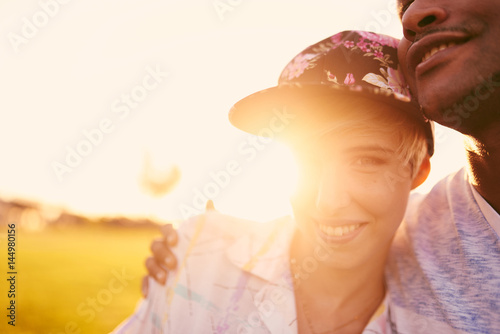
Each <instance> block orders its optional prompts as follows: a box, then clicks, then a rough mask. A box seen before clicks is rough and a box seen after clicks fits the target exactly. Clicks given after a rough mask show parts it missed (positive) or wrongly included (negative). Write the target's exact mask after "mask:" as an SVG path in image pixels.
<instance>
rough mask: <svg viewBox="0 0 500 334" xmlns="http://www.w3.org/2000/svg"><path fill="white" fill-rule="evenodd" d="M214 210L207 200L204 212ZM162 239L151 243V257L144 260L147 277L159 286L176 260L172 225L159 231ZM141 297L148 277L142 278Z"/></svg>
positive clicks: (174, 231) (165, 226)
mask: <svg viewBox="0 0 500 334" xmlns="http://www.w3.org/2000/svg"><path fill="white" fill-rule="evenodd" d="M209 210H215V208H214V203H213V202H212V201H211V200H209V201H208V202H207V204H206V211H209ZM160 231H161V234H162V237H159V238H156V239H155V240H153V242H152V243H151V252H152V253H153V256H150V257H148V258H147V259H146V262H145V265H146V269H147V271H148V275H149V276H151V277H153V279H154V280H155V281H157V282H158V283H160V284H162V285H163V284H165V282H166V281H167V276H168V272H169V271H171V270H173V269H175V267H176V266H177V259H176V258H175V256H174V254H173V253H172V251H171V249H172V247H175V245H177V240H178V239H177V237H178V236H177V231H176V230H175V229H174V227H173V226H172V224H166V225H164V226H162V227H161V229H160ZM141 290H142V295H143V296H144V298H146V297H147V295H148V290H149V285H148V276H144V277H143V278H142V289H141Z"/></svg>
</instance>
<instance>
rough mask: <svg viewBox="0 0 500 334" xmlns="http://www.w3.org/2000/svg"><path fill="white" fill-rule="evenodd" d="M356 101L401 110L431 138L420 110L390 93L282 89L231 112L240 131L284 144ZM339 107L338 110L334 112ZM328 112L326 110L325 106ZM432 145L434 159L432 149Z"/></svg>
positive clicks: (331, 87)
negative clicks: (423, 128)
mask: <svg viewBox="0 0 500 334" xmlns="http://www.w3.org/2000/svg"><path fill="white" fill-rule="evenodd" d="M353 99H367V101H368V102H378V103H382V104H386V105H387V106H388V107H393V108H397V109H399V110H401V112H403V113H405V114H407V115H410V116H411V117H412V118H414V119H415V121H417V122H421V123H422V124H424V127H425V129H426V131H427V135H428V137H429V138H431V142H430V143H431V144H432V129H431V126H430V125H429V124H425V123H428V121H427V120H426V119H425V118H424V116H423V115H422V112H421V111H420V108H419V106H418V105H417V104H416V103H415V102H413V101H410V100H407V99H406V100H405V99H404V98H401V97H400V96H398V95H395V94H393V93H391V92H390V91H387V90H381V89H378V88H374V89H370V88H369V87H361V86H350V87H346V86H334V85H321V84H311V85H289V84H285V85H279V86H275V87H271V88H268V89H264V90H262V91H259V92H257V93H254V94H251V95H249V96H247V97H245V98H243V99H241V100H240V101H238V102H237V103H236V104H234V106H233V107H232V108H231V110H230V112H229V120H230V122H231V123H232V124H233V125H234V126H236V127H237V128H239V129H241V130H243V131H245V132H248V133H252V134H255V135H258V136H263V137H273V138H274V137H276V138H279V139H282V140H287V139H289V138H297V137H299V138H300V137H301V136H303V135H305V136H308V135H310V134H313V133H315V132H317V131H318V130H321V127H322V126H324V125H325V124H326V123H328V122H329V121H331V120H332V119H334V115H335V113H336V112H337V111H338V112H341V113H345V112H346V110H345V107H346V105H347V106H348V105H349V103H352V102H353V101H354V100H353ZM335 104H338V105H339V106H341V107H339V108H334V107H333V108H332V105H333V106H335ZM326 105H327V106H328V108H325V106H326ZM431 144H429V153H430V154H431V155H432V152H433V145H431Z"/></svg>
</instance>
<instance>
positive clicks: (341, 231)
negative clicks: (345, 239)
mask: <svg viewBox="0 0 500 334" xmlns="http://www.w3.org/2000/svg"><path fill="white" fill-rule="evenodd" d="M360 226H361V224H352V225H343V226H336V227H332V226H328V225H319V229H320V230H321V231H322V232H323V233H325V234H326V235H328V236H329V237H341V236H343V235H345V234H348V233H351V232H352V231H354V230H357V229H358V228H359V227H360Z"/></svg>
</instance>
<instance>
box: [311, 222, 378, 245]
mask: <svg viewBox="0 0 500 334" xmlns="http://www.w3.org/2000/svg"><path fill="white" fill-rule="evenodd" d="M367 225H368V224H361V225H360V226H359V227H358V228H357V229H355V230H354V231H352V232H348V233H346V234H344V235H342V236H333V235H329V234H326V233H325V232H323V231H321V229H320V228H319V226H318V225H317V226H316V231H317V233H318V235H319V236H320V237H321V239H323V240H324V241H325V242H327V243H347V242H350V241H351V240H353V239H355V238H356V237H357V236H358V235H359V234H360V233H361V232H362V231H363V230H364V229H365V227H366V226H367Z"/></svg>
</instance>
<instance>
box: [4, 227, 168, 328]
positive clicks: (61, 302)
mask: <svg viewBox="0 0 500 334" xmlns="http://www.w3.org/2000/svg"><path fill="white" fill-rule="evenodd" d="M0 232H1V233H0V241H1V245H2V247H1V252H2V253H4V255H3V256H0V259H2V261H1V262H0V268H1V269H2V271H1V273H2V281H1V286H2V289H1V291H0V292H1V294H2V295H1V296H0V301H1V304H0V308H1V309H2V310H3V311H2V313H1V315H2V317H1V319H2V321H1V323H0V333H36V334H45V333H52V334H62V333H65V334H66V333H68V334H69V333H72V334H73V333H75V334H76V333H107V332H109V331H110V330H112V329H113V328H114V327H116V326H117V325H118V324H119V323H120V322H121V321H122V320H123V319H125V317H127V316H128V315H130V314H131V313H132V312H133V310H134V308H135V306H136V304H137V302H138V300H139V299H140V298H141V293H140V281H141V279H142V276H143V275H144V274H145V268H144V265H143V263H144V259H145V258H146V256H147V255H148V254H149V244H150V242H151V240H152V238H153V237H154V236H157V235H159V232H158V230H156V229H132V228H111V227H99V226H93V225H92V226H90V227H71V228H64V229H45V230H43V231H41V232H26V231H23V230H19V229H18V230H17V242H16V267H17V268H16V269H17V282H16V285H17V286H16V298H15V301H16V326H15V327H12V326H8V325H7V322H8V321H9V319H8V318H7V317H6V315H7V312H8V311H7V310H6V308H7V307H8V303H9V300H8V298H7V289H6V287H7V284H6V283H8V282H6V278H8V276H7V274H6V273H7V268H6V265H7V254H6V253H7V247H6V243H5V242H6V234H5V233H4V232H5V230H2V231H0ZM4 277H6V278H4Z"/></svg>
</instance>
